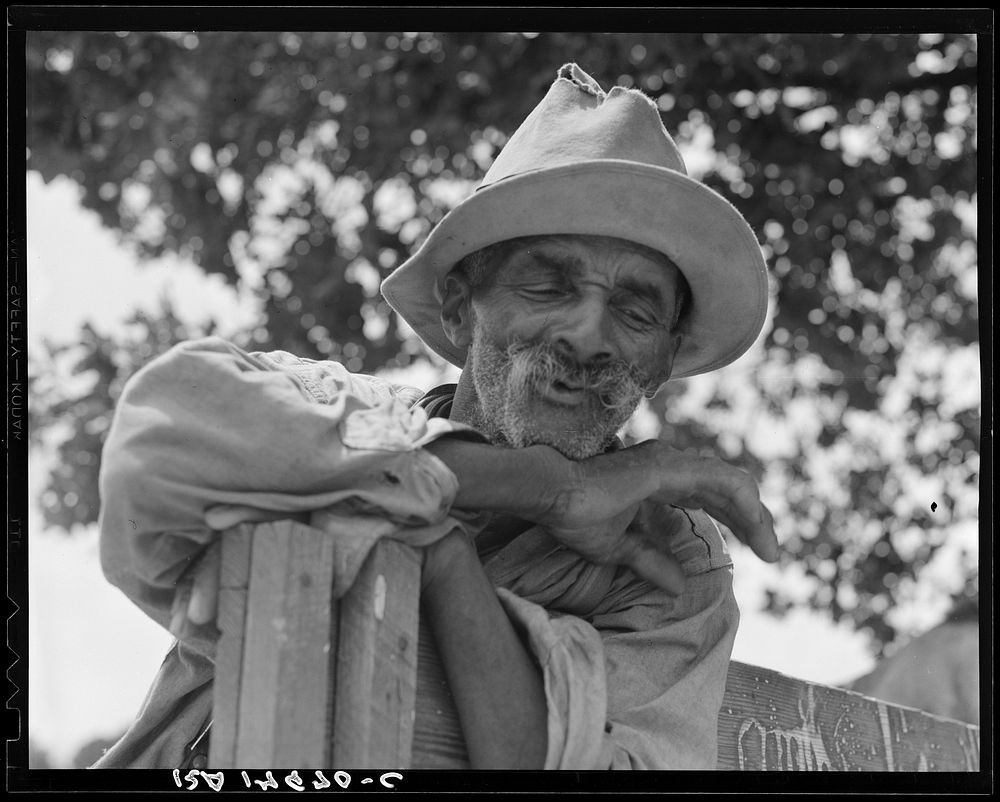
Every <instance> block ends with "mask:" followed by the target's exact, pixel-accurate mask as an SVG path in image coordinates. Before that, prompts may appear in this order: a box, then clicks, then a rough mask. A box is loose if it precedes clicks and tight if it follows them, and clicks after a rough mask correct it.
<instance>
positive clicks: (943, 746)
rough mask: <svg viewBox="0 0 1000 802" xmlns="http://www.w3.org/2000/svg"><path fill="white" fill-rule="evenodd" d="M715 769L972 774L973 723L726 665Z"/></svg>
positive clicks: (975, 752) (975, 755) (975, 758)
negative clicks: (967, 772)
mask: <svg viewBox="0 0 1000 802" xmlns="http://www.w3.org/2000/svg"><path fill="white" fill-rule="evenodd" d="M718 767H719V768H720V769H725V770H737V771H906V772H913V771H978V770H979V728H978V727H976V726H974V725H972V724H964V723H962V722H958V721H950V720H948V719H944V718H939V717H937V716H931V715H929V714H927V713H923V712H921V711H919V710H911V709H908V708H904V707H896V706H893V705H888V704H886V703H885V702H880V701H878V700H876V699H869V698H867V697H865V696H861V695H860V694H857V693H853V692H851V691H845V690H841V689H839V688H831V687H827V686H824V685H816V684H813V683H809V682H803V681H802V680H798V679H794V678H792V677H787V676H785V675H783V674H780V673H778V672H776V671H769V670H766V669H762V668H757V667H755V666H749V665H745V664H743V663H736V662H734V663H732V664H731V665H730V667H729V676H728V680H727V683H726V695H725V699H724V701H723V705H722V711H721V713H720V715H719V762H718Z"/></svg>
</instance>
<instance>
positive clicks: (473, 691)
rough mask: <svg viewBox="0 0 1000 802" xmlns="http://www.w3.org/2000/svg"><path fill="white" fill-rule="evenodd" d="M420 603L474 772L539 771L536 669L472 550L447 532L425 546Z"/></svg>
mask: <svg viewBox="0 0 1000 802" xmlns="http://www.w3.org/2000/svg"><path fill="white" fill-rule="evenodd" d="M422 585H423V592H422V595H421V600H422V606H423V609H424V611H425V613H426V614H427V616H428V619H429V621H430V625H431V630H432V631H433V633H434V640H435V642H436V644H437V647H438V652H439V653H440V655H441V662H442V664H443V665H444V670H445V675H446V676H447V678H448V685H449V687H450V689H451V693H452V696H453V697H454V699H455V706H456V708H457V709H458V715H459V720H460V721H461V723H462V730H463V733H464V735H465V742H466V748H467V749H468V753H469V761H470V763H471V765H472V767H473V768H475V769H540V768H544V764H545V754H546V748H547V746H548V732H547V726H548V725H547V721H548V707H547V705H546V701H545V687H544V683H543V679H542V673H541V669H540V668H539V666H538V665H537V663H536V662H535V660H534V658H533V656H532V655H531V653H530V652H529V650H528V648H527V647H526V645H525V644H524V643H523V642H522V641H521V638H520V636H519V635H518V633H517V632H516V631H515V629H514V626H513V624H512V623H511V621H510V619H509V618H508V617H507V614H506V613H505V612H504V609H503V607H502V606H501V604H500V600H499V599H498V598H497V595H496V591H495V590H494V588H493V585H492V584H491V583H490V581H489V578H488V577H487V576H486V573H485V571H484V570H483V567H482V565H481V564H480V562H479V558H478V557H477V555H476V552H475V548H474V547H473V546H472V544H471V543H469V542H468V540H466V539H465V537H464V536H462V535H458V534H453V535H449V536H447V537H445V538H444V539H443V540H440V541H438V542H437V543H435V544H433V545H432V546H431V547H429V552H428V555H427V558H426V559H425V562H424V576H423V580H422Z"/></svg>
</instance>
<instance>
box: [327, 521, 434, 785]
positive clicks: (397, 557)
mask: <svg viewBox="0 0 1000 802" xmlns="http://www.w3.org/2000/svg"><path fill="white" fill-rule="evenodd" d="M419 601H420V555H419V553H418V552H417V550H416V549H414V548H412V547H411V546H407V545H405V544H402V543H398V542H395V541H391V540H383V541H381V542H379V543H378V544H377V545H376V546H375V548H374V549H372V552H371V554H369V556H368V558H367V560H366V561H365V564H364V565H363V566H362V569H361V572H360V574H359V575H358V578H357V579H356V580H355V582H354V584H353V585H352V586H351V589H350V590H349V591H348V592H347V593H346V594H345V595H344V597H343V598H342V599H341V600H340V622H339V626H338V643H337V660H336V691H335V693H336V696H335V699H334V710H333V764H334V765H336V766H338V767H343V768H382V769H387V768H408V767H410V764H411V750H412V743H413V724H414V706H415V699H416V687H417V637H418V636H417V631H418V622H419V615H420V613H419V610H420V604H419Z"/></svg>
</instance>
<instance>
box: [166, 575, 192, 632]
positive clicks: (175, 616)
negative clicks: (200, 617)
mask: <svg viewBox="0 0 1000 802" xmlns="http://www.w3.org/2000/svg"><path fill="white" fill-rule="evenodd" d="M190 600H191V583H190V582H188V581H187V580H186V579H182V580H181V582H180V584H178V585H177V590H175V591H174V601H173V604H172V605H171V606H170V634H171V635H173V636H174V637H175V638H180V637H181V636H182V635H183V634H184V625H185V623H186V622H187V615H188V612H187V610H188V604H189V603H190Z"/></svg>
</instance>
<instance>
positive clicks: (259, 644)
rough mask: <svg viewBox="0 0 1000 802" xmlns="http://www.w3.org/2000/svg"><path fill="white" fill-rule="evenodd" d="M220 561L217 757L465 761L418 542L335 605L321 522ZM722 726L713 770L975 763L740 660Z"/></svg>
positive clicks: (903, 712)
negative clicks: (430, 619)
mask: <svg viewBox="0 0 1000 802" xmlns="http://www.w3.org/2000/svg"><path fill="white" fill-rule="evenodd" d="M223 555H224V563H225V565H224V569H223V582H222V595H221V596H220V618H219V626H220V629H221V630H222V631H223V635H222V638H221V640H220V643H219V651H218V654H217V665H216V671H217V676H216V686H215V710H214V714H215V723H214V725H213V732H212V751H211V765H212V766H213V767H217V768H230V767H232V768H282V767H295V768H329V767H330V766H337V767H338V768H347V769H350V768H407V767H409V768H424V769H461V768H468V757H467V753H466V750H465V744H464V739H463V736H462V731H461V726H460V723H459V719H458V715H457V711H456V710H455V705H454V702H453V700H452V698H451V694H450V692H449V690H448V683H447V680H446V678H445V674H444V671H443V668H442V665H441V661H440V658H439V656H438V653H437V649H436V647H435V645H434V641H433V638H432V635H431V632H430V629H429V627H428V626H427V625H426V624H425V623H424V622H421V621H420V620H419V619H420V617H419V601H418V600H419V571H420V560H419V554H418V552H416V550H414V549H412V548H409V547H407V546H403V545H401V544H398V543H394V542H391V541H385V542H383V543H380V544H379V545H378V546H376V548H375V549H374V550H373V552H372V554H371V555H369V558H368V560H367V561H366V563H365V565H364V567H363V568H362V571H361V574H360V575H359V578H358V580H357V581H356V583H355V585H354V586H353V587H352V588H351V590H350V591H349V592H348V594H347V595H346V596H345V597H344V598H343V599H342V600H341V601H340V602H339V604H338V603H335V602H334V601H333V599H332V597H331V589H332V570H333V556H334V555H333V550H332V539H331V538H330V537H329V535H327V534H326V533H325V532H322V531H320V530H317V529H313V528H311V527H308V526H304V525H301V524H296V523H291V522H282V523H278V524H262V525H258V526H256V527H254V528H253V534H252V543H251V537H250V535H249V534H248V530H242V531H240V530H237V531H235V532H234V533H227V535H226V540H225V541H224V552H223ZM718 733H719V756H718V768H719V769H723V770H736V771H838V772H850V771H866V772H914V771H952V772H954V771H959V772H974V771H978V770H979V749H980V745H979V728H978V727H976V726H974V725H971V724H963V723H961V722H956V721H950V720H948V719H943V718H939V717H936V716H931V715H928V714H926V713H923V712H921V711H918V710H911V709H907V708H902V707H898V706H894V705H888V704H886V703H884V702H880V701H878V700H875V699H869V698H867V697H864V696H861V695H860V694H857V693H853V692H851V691H845V690H841V689H838V688H830V687H826V686H823V685H817V684H813V683H808V682H803V681H801V680H797V679H794V678H792V677H787V676H784V675H782V674H780V673H778V672H775V671H770V670H766V669H762V668H756V667H754V666H748V665H745V664H742V663H735V662H734V663H732V664H731V666H730V670H729V676H728V681H727V687H726V694H725V698H724V702H723V706H722V710H721V713H720V716H719V724H718Z"/></svg>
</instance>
